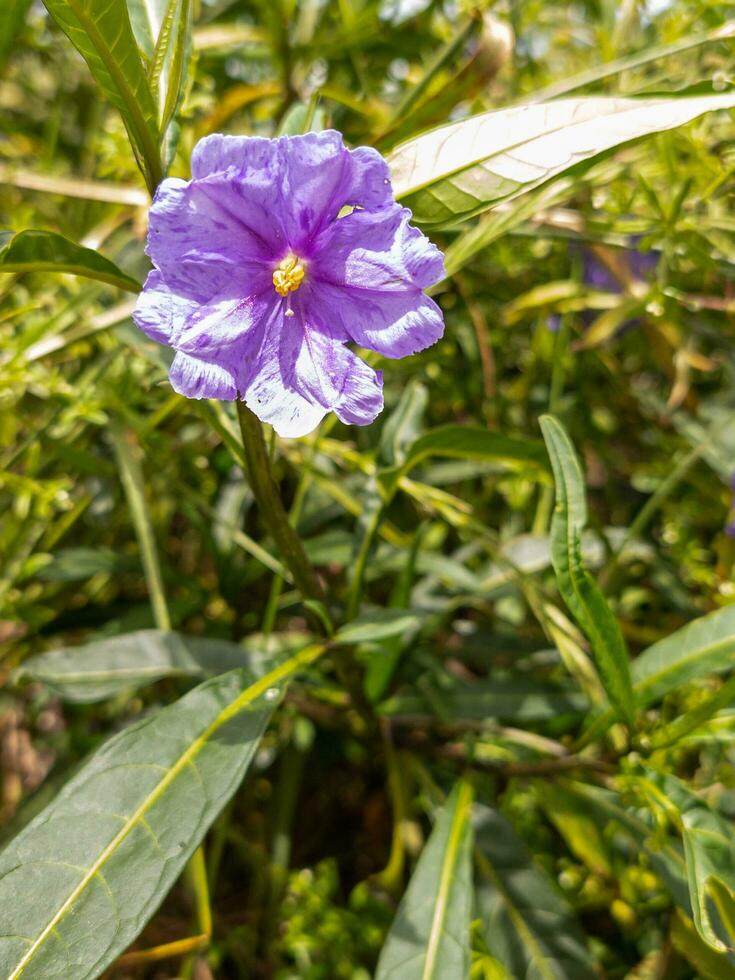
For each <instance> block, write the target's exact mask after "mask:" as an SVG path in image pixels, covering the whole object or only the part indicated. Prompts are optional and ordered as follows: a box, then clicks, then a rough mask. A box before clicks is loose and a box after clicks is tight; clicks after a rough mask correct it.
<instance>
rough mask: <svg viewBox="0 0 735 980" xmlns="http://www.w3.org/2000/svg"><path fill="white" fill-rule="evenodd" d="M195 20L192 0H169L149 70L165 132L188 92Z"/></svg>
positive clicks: (160, 121)
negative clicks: (192, 30) (188, 73)
mask: <svg viewBox="0 0 735 980" xmlns="http://www.w3.org/2000/svg"><path fill="white" fill-rule="evenodd" d="M191 22H192V14H191V0H169V3H168V6H167V9H166V11H165V14H164V17H163V20H162V22H161V26H160V28H159V31H158V35H157V39H156V45H155V48H154V51H153V59H152V62H151V69H150V73H149V81H150V86H151V93H152V95H153V98H154V101H155V102H156V103H157V107H158V126H159V130H160V132H161V133H165V132H166V130H167V129H168V126H169V123H170V122H171V120H172V119H173V117H174V114H175V112H176V110H177V108H178V106H179V105H180V104H181V100H182V98H183V95H184V85H185V82H186V75H187V71H188V66H189V60H190V58H191Z"/></svg>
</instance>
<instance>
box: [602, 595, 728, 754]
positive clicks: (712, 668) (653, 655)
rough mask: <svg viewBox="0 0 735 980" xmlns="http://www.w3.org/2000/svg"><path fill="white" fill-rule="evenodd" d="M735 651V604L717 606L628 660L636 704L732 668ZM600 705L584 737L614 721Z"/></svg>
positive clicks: (652, 701)
mask: <svg viewBox="0 0 735 980" xmlns="http://www.w3.org/2000/svg"><path fill="white" fill-rule="evenodd" d="M734 654H735V605H731V606H725V607H724V608H723V609H716V610H715V611H714V612H711V613H708V614H707V615H706V616H701V617H700V618H699V619H695V620H693V621H692V622H691V623H688V624H687V625H686V626H683V627H682V628H681V629H679V630H677V631H676V632H675V633H672V634H671V635H670V636H666V637H664V639H663V640H659V641H658V642H657V643H654V644H653V646H650V647H648V648H647V649H646V650H644V651H643V652H642V653H641V654H640V655H639V656H638V657H636V659H635V660H634V661H633V663H632V664H631V671H630V672H631V678H632V681H633V694H634V696H635V701H636V704H637V705H638V706H639V707H641V708H645V707H647V706H648V705H649V704H653V703H654V702H655V701H660V700H661V699H662V698H664V697H665V696H666V695H667V694H670V693H671V692H672V691H675V690H677V689H678V688H680V687H683V686H684V685H685V684H689V683H691V682H692V681H695V680H698V679H699V678H702V677H707V676H709V675H711V674H720V673H723V672H724V671H727V670H731V669H732V666H733V655H734ZM613 720H614V713H613V712H612V711H611V710H609V709H608V710H606V709H605V708H604V706H602V707H601V708H600V709H599V711H598V712H597V713H596V715H595V716H594V717H593V718H592V719H591V722H590V726H589V729H588V732H587V736H586V740H587V741H589V740H591V739H593V738H598V737H599V736H600V735H601V734H602V733H603V732H604V731H605V730H606V729H607V728H608V727H609V726H610V725H611V724H612V722H613Z"/></svg>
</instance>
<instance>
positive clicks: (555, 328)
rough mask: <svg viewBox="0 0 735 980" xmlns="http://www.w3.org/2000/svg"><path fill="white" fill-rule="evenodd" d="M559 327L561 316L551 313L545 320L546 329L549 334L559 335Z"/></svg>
mask: <svg viewBox="0 0 735 980" xmlns="http://www.w3.org/2000/svg"><path fill="white" fill-rule="evenodd" d="M560 327H561V316H560V315H559V314H558V313H552V314H551V315H550V316H549V317H548V318H547V320H546V329H547V330H548V331H549V333H559V328H560Z"/></svg>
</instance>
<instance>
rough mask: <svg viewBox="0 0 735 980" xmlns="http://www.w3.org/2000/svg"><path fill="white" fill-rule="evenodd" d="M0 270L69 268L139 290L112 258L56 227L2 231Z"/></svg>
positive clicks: (128, 288)
mask: <svg viewBox="0 0 735 980" xmlns="http://www.w3.org/2000/svg"><path fill="white" fill-rule="evenodd" d="M0 272H14V273H21V272H66V273H69V274H70V275H73V276H83V277H84V278H86V279H97V280H98V281H99V282H106V283H108V284H109V285H110V286H117V288H118V289H126V290H127V291H128V292H130V293H139V292H140V283H139V282H136V280H135V279H133V278H132V276H128V275H126V274H125V273H124V272H121V271H120V269H118V267H117V266H116V265H115V264H114V263H113V262H110V260H109V259H106V258H105V257H104V256H102V255H100V254H99V252H95V251H94V250H93V249H91V248H84V247H83V246H82V245H75V244H74V242H70V241H69V239H68V238H64V237H63V236H62V235H57V234H56V232H53V231H36V230H34V229H29V230H28V231H19V232H17V233H15V234H14V233H13V232H12V231H3V232H0Z"/></svg>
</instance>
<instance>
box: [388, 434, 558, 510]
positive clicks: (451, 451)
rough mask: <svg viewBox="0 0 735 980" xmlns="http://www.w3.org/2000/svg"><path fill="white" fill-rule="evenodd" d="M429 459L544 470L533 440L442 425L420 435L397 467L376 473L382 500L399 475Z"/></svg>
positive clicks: (394, 485) (540, 455)
mask: <svg viewBox="0 0 735 980" xmlns="http://www.w3.org/2000/svg"><path fill="white" fill-rule="evenodd" d="M429 456H445V457H450V458H452V459H478V460H483V461H491V462H498V463H503V464H505V465H509V466H516V467H517V466H530V467H532V468H534V469H537V470H546V469H547V466H546V458H545V454H544V451H543V447H542V446H541V445H540V443H538V442H536V441H533V440H530V439H513V438H511V437H510V436H504V435H501V434H500V433H498V432H490V431H488V430H487V429H472V428H469V427H467V426H464V425H444V426H441V427H440V428H438V429H432V430H431V431H429V432H427V433H425V434H424V435H423V436H420V437H419V438H418V439H417V440H416V441H415V442H414V443H413V445H412V446H411V447H410V449H409V450H408V451H407V453H406V457H405V459H404V461H403V463H401V465H400V466H393V467H391V468H390V469H385V470H383V471H382V472H380V473H378V482H379V483H380V485H381V487H382V490H383V493H384V494H385V495H386V497H390V496H391V495H392V494H393V493H394V491H395V489H396V487H397V486H398V482H399V480H400V479H401V477H402V476H405V475H406V474H407V473H409V472H410V471H411V470H412V469H413V468H414V466H417V465H418V464H419V463H420V462H421V461H422V460H424V459H427V458H428V457H429Z"/></svg>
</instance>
